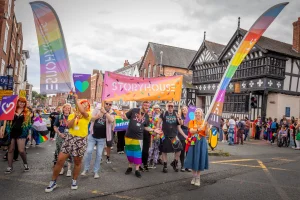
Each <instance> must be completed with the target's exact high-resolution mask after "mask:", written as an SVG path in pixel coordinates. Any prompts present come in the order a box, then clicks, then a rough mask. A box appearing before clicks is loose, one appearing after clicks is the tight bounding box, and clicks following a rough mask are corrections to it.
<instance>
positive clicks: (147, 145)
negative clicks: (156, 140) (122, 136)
mask: <svg viewBox="0 0 300 200" xmlns="http://www.w3.org/2000/svg"><path fill="white" fill-rule="evenodd" d="M150 142H151V136H150V133H149V132H148V131H144V139H143V151H142V162H143V165H144V166H145V165H148V157H149V148H150Z"/></svg>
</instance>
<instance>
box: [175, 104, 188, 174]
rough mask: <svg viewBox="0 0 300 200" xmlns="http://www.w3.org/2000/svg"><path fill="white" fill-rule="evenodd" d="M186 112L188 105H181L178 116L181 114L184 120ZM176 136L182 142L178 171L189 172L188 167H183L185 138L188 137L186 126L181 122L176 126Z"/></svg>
mask: <svg viewBox="0 0 300 200" xmlns="http://www.w3.org/2000/svg"><path fill="white" fill-rule="evenodd" d="M187 114H188V107H187V106H183V107H182V108H181V113H179V116H181V120H182V121H183V122H184V121H185V119H186V117H187ZM178 131H179V133H178V138H179V140H180V142H181V144H182V150H181V153H180V163H181V169H180V171H182V172H185V171H188V172H190V171H191V170H190V169H188V168H184V159H185V154H186V152H185V140H186V139H187V137H188V132H189V130H188V127H187V126H186V125H184V123H182V125H181V126H180V127H178Z"/></svg>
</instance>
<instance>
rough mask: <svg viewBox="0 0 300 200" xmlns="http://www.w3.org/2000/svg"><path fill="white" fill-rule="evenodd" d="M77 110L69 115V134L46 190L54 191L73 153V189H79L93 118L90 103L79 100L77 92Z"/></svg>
mask: <svg viewBox="0 0 300 200" xmlns="http://www.w3.org/2000/svg"><path fill="white" fill-rule="evenodd" d="M74 98H75V103H76V107H77V109H76V111H75V112H74V113H72V114H70V115H69V117H68V121H67V124H68V128H69V134H68V135H67V137H66V138H65V140H64V143H63V145H62V147H61V152H60V153H59V155H58V160H57V163H56V165H55V166H54V169H53V174H52V179H51V181H50V183H49V186H48V187H47V188H46V189H45V192H52V191H53V190H54V189H55V188H56V187H57V184H56V179H57V177H58V175H59V173H60V171H61V168H62V167H63V165H64V163H65V161H66V160H67V159H68V158H69V156H70V155H71V156H72V157H73V160H74V169H73V178H72V184H71V189H72V190H77V188H78V185H77V178H78V175H79V173H80V169H81V162H82V158H83V156H84V153H85V151H86V147H87V140H86V137H87V135H88V125H89V122H90V120H91V113H90V103H89V102H88V101H87V100H81V101H80V102H78V97H77V95H76V94H75V95H74Z"/></svg>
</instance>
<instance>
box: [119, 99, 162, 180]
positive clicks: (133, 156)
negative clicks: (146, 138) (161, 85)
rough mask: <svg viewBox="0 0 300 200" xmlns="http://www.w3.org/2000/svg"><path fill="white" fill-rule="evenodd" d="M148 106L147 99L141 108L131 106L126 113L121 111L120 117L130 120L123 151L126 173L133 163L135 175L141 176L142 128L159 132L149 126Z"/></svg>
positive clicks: (130, 169) (129, 170)
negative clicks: (126, 160) (125, 156)
mask: <svg viewBox="0 0 300 200" xmlns="http://www.w3.org/2000/svg"><path fill="white" fill-rule="evenodd" d="M149 106H150V102H149V101H144V102H143V103H142V107H141V108H133V109H131V110H129V111H128V112H127V113H126V114H124V113H122V118H123V119H125V120H128V119H129V120H130V122H129V125H128V129H127V132H126V134H125V153H126V155H127V159H128V162H129V166H128V168H127V170H126V172H125V174H126V175H128V174H130V173H131V172H132V165H133V164H134V165H135V176H136V177H138V178H141V177H142V175H141V172H140V171H139V167H140V165H141V164H142V149H143V134H144V130H146V131H149V132H150V131H154V132H156V133H161V131H160V130H159V129H155V130H154V129H152V128H150V127H149V116H148V114H147V112H148V109H149Z"/></svg>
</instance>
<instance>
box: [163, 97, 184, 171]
mask: <svg viewBox="0 0 300 200" xmlns="http://www.w3.org/2000/svg"><path fill="white" fill-rule="evenodd" d="M166 106H167V111H165V112H163V113H162V114H161V115H160V118H159V120H158V124H161V122H162V131H163V134H164V139H163V140H162V158H163V162H164V166H163V172H164V173H167V172H168V168H167V161H168V157H167V154H168V153H175V158H174V160H173V162H171V166H172V167H173V169H174V171H175V172H178V160H179V157H180V153H181V150H182V144H181V142H180V140H179V139H178V130H179V129H180V125H181V124H182V119H181V118H180V117H179V115H178V114H177V113H176V112H175V111H174V103H173V102H171V101H170V102H168V103H167V105H166Z"/></svg>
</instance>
